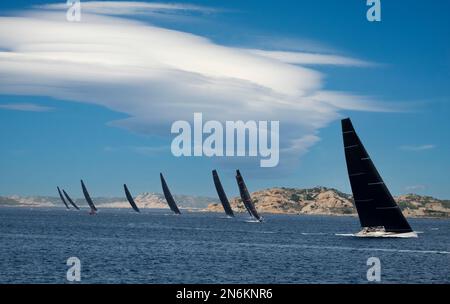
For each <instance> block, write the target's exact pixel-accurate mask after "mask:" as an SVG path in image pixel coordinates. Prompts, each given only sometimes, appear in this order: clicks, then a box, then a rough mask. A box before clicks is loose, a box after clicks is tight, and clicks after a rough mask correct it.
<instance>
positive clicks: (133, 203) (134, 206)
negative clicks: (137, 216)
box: [123, 184, 139, 212]
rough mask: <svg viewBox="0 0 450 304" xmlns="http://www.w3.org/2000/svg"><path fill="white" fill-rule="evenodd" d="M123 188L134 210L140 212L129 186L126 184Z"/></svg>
mask: <svg viewBox="0 0 450 304" xmlns="http://www.w3.org/2000/svg"><path fill="white" fill-rule="evenodd" d="M123 188H124V189H125V195H126V197H127V200H128V202H129V203H130V205H131V207H132V208H133V209H134V211H136V212H139V208H138V206H137V205H136V203H135V202H134V199H133V196H132V195H131V193H130V191H129V190H128V187H127V185H126V184H124V185H123Z"/></svg>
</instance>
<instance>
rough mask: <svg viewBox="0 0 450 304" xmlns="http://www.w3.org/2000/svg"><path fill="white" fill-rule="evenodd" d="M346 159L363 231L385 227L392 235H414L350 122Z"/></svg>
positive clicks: (346, 129)
mask: <svg viewBox="0 0 450 304" xmlns="http://www.w3.org/2000/svg"><path fill="white" fill-rule="evenodd" d="M342 135H343V140H344V150H345V159H346V162H347V170H348V175H349V178H350V185H351V188H352V192H353V198H354V201H355V206H356V210H357V212H358V215H359V220H360V222H361V227H363V228H374V227H383V228H384V231H386V232H392V233H407V232H412V229H411V227H410V225H409V223H408V221H407V220H406V219H405V217H404V216H403V214H402V211H401V210H400V207H399V206H398V205H397V203H396V202H395V200H394V198H393V197H392V195H391V193H390V192H389V190H388V188H387V187H386V185H385V183H384V181H383V179H382V178H381V176H380V174H379V173H378V171H377V169H376V168H375V165H374V164H373V162H372V160H371V158H370V156H369V154H368V153H367V151H366V149H365V148H364V146H363V144H362V142H361V140H360V139H359V137H358V135H357V134H356V132H355V129H354V128H353V124H352V122H351V120H350V119H349V118H347V119H343V120H342Z"/></svg>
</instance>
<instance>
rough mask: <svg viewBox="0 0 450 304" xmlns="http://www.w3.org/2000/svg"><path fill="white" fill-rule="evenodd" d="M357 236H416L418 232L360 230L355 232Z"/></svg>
mask: <svg viewBox="0 0 450 304" xmlns="http://www.w3.org/2000/svg"><path fill="white" fill-rule="evenodd" d="M354 236H356V237H369V238H416V237H418V236H417V233H416V232H414V231H412V232H405V233H396V232H386V231H364V230H362V231H360V232H358V233H356V234H354Z"/></svg>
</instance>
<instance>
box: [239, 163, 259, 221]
mask: <svg viewBox="0 0 450 304" xmlns="http://www.w3.org/2000/svg"><path fill="white" fill-rule="evenodd" d="M236 181H237V184H238V186H239V193H240V195H241V199H242V202H243V203H244V206H245V209H247V212H248V213H249V214H250V216H251V217H252V218H254V219H255V220H257V221H259V222H262V220H263V219H262V217H260V216H259V214H258V212H257V211H256V208H255V205H254V204H253V201H252V198H251V197H250V193H249V192H248V189H247V186H246V185H245V182H244V178H243V177H242V175H241V172H239V170H236Z"/></svg>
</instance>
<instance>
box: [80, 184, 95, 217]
mask: <svg viewBox="0 0 450 304" xmlns="http://www.w3.org/2000/svg"><path fill="white" fill-rule="evenodd" d="M81 188H83V194H84V198H85V199H86V202H87V203H88V205H89V207H91V213H92V214H94V213H95V212H96V211H97V208H95V205H94V202H93V201H92V199H91V196H90V195H89V192H88V191H87V189H86V186H85V185H84V183H83V180H81Z"/></svg>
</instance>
